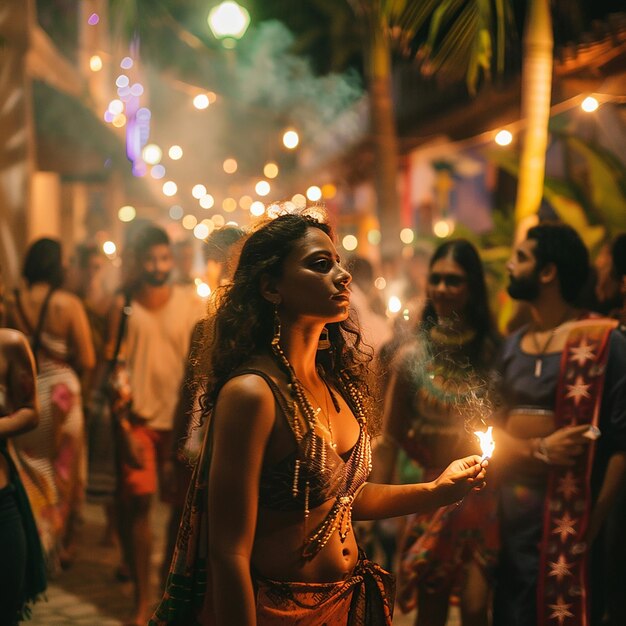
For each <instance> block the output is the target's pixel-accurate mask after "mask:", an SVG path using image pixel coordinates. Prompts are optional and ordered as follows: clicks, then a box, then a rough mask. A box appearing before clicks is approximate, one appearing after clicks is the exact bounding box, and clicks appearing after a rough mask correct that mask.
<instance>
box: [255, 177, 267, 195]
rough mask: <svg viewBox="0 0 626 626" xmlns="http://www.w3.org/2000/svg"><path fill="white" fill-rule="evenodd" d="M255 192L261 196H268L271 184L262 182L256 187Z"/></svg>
mask: <svg viewBox="0 0 626 626" xmlns="http://www.w3.org/2000/svg"><path fill="white" fill-rule="evenodd" d="M254 190H255V191H256V192H257V195H259V196H266V195H267V194H268V193H269V192H270V190H271V187H270V184H269V183H268V182H267V181H266V180H260V181H259V182H258V183H257V184H256V185H255V186H254Z"/></svg>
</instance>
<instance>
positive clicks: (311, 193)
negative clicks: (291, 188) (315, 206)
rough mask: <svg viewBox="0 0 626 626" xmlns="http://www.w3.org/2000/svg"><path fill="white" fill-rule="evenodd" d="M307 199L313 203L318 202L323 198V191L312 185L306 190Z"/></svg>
mask: <svg viewBox="0 0 626 626" xmlns="http://www.w3.org/2000/svg"><path fill="white" fill-rule="evenodd" d="M306 197H307V198H308V199H309V200H310V201H311V202H317V201H318V200H319V199H320V198H321V197H322V190H321V189H320V188H319V187H318V186H317V185H311V186H310V187H309V188H308V189H307V190H306Z"/></svg>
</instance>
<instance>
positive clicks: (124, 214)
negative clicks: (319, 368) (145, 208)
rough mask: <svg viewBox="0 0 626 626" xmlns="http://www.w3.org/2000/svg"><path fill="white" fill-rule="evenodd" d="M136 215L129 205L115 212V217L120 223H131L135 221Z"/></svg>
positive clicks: (132, 207) (133, 208)
mask: <svg viewBox="0 0 626 626" xmlns="http://www.w3.org/2000/svg"><path fill="white" fill-rule="evenodd" d="M136 215H137V211H136V210H135V207H134V206H130V204H127V205H126V206H123V207H122V208H121V209H120V210H119V211H118V212H117V217H118V219H119V220H120V222H132V221H133V220H134V219H135V216H136Z"/></svg>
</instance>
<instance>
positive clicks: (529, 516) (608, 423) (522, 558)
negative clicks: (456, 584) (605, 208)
mask: <svg viewBox="0 0 626 626" xmlns="http://www.w3.org/2000/svg"><path fill="white" fill-rule="evenodd" d="M507 267H508V271H509V278H510V285H509V293H510V295H511V296H512V297H513V298H515V299H517V300H522V301H525V302H527V303H528V305H529V308H530V312H531V315H532V317H531V322H530V324H528V325H526V326H524V327H523V328H521V329H519V330H518V331H516V332H515V333H513V334H512V335H511V336H510V337H509V338H508V339H507V340H506V342H505V345H504V349H503V353H502V357H501V363H500V367H499V372H500V374H501V377H502V379H501V388H502V395H503V399H504V403H505V405H506V418H505V420H504V422H503V429H502V430H501V431H500V432H499V439H498V437H496V453H495V454H494V457H493V460H494V469H495V468H496V467H498V468H502V470H503V477H502V482H501V486H500V493H501V502H500V505H501V536H502V553H501V572H500V575H499V576H498V578H497V583H496V595H495V610H494V624H496V625H497V626H534V625H537V626H545V625H548V624H554V625H555V626H557V625H558V626H562V625H563V624H568V625H571V626H575V625H582V624H589V623H591V624H599V623H600V620H601V619H602V615H603V611H604V607H603V606H602V604H603V595H604V590H603V589H602V588H601V587H600V588H598V589H596V585H599V586H601V585H603V584H604V581H603V579H602V572H603V571H604V566H603V564H602V557H603V550H602V547H603V542H602V541H601V540H600V538H601V536H602V535H601V531H602V528H603V525H604V522H605V520H606V518H607V516H608V514H609V511H610V509H611V506H612V505H613V504H614V503H615V501H616V499H617V497H618V494H619V493H620V490H621V489H623V488H624V478H625V476H626V338H625V337H624V336H623V335H622V334H621V333H620V332H619V331H617V330H615V322H614V321H612V320H609V319H606V318H599V317H593V316H589V315H588V314H586V313H585V312H584V311H581V310H579V309H577V308H576V307H575V305H574V302H575V301H576V298H577V296H578V292H579V290H580V287H581V286H582V285H583V284H584V282H585V277H586V275H587V271H588V267H589V259H588V253H587V250H586V248H585V246H584V244H583V243H582V241H581V240H580V237H579V236H578V235H577V233H576V232H575V231H574V230H573V229H572V228H570V227H568V226H565V225H562V224H540V225H539V226H536V227H534V228H531V229H530V230H529V232H528V235H527V238H526V240H525V241H523V242H521V243H520V244H519V245H518V246H517V247H516V248H515V250H514V252H513V256H512V258H511V260H510V261H509V263H508V266H507ZM498 447H499V448H500V449H499V450H498ZM498 452H499V453H500V454H498ZM589 585H591V586H593V587H594V589H593V590H590V589H589V588H588V587H589ZM590 591H591V593H590ZM591 602H592V603H593V604H592V606H590V603H591Z"/></svg>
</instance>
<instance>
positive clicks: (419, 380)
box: [373, 239, 499, 626]
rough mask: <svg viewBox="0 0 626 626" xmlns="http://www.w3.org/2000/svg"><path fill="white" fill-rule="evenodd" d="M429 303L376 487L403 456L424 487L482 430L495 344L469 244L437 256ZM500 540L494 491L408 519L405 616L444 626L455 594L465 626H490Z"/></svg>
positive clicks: (409, 355)
mask: <svg viewBox="0 0 626 626" xmlns="http://www.w3.org/2000/svg"><path fill="white" fill-rule="evenodd" d="M427 297H428V299H427V302H426V305H425V308H424V311H423V313H422V319H421V322H420V324H419V325H418V328H417V336H416V338H415V341H414V342H413V344H412V345H409V346H406V347H405V348H403V349H402V350H401V351H400V352H399V353H398V355H397V357H396V359H395V363H394V367H393V368H392V377H391V382H390V385H389V388H388V390H387V398H386V402H385V418H384V427H383V437H382V439H381V442H380V444H379V445H378V447H377V448H376V451H375V454H374V472H373V478H374V479H375V480H377V481H380V482H389V481H391V480H392V479H393V476H394V469H395V467H396V463H397V460H398V452H399V451H401V452H402V456H401V458H402V460H403V463H401V464H400V466H401V467H403V468H404V470H405V475H407V476H408V475H409V471H406V470H410V469H411V467H412V464H413V463H415V464H417V465H418V466H419V467H420V468H421V469H422V470H423V472H424V479H425V480H426V481H429V480H433V479H434V478H435V477H436V476H438V475H439V474H440V472H441V471H442V470H443V469H444V468H445V467H446V466H447V465H448V464H449V463H450V462H451V461H452V460H453V459H455V458H458V457H460V456H464V455H467V454H471V453H472V452H476V451H477V443H478V442H477V440H476V437H475V436H474V435H473V434H472V433H473V431H474V430H485V425H484V423H481V417H482V416H484V415H485V414H484V413H483V411H484V410H485V409H486V408H487V406H488V397H487V394H486V388H487V385H486V382H487V380H488V378H489V368H490V366H491V365H492V362H493V359H494V358H495V356H496V351H497V347H498V343H499V342H498V337H497V333H496V331H495V329H494V326H493V324H492V318H491V315H490V313H489V308H488V304H487V289H486V286H485V278H484V273H483V267H482V263H481V260H480V257H479V256H478V253H477V251H476V249H475V248H474V246H472V244H471V243H469V242H468V241H465V240H463V239H456V240H450V241H447V242H445V243H443V244H441V245H440V246H439V247H438V248H437V250H436V251H435V252H434V254H433V256H432V258H431V259H430V264H429V272H428V287H427ZM481 413H483V415H481ZM415 469H417V468H415ZM400 479H401V480H403V477H402V476H401V477H400ZM497 539H498V537H497V525H496V503H495V497H494V494H493V491H492V490H489V489H488V490H484V491H482V492H481V493H472V494H471V495H469V496H468V497H466V498H465V499H464V500H463V501H462V503H461V504H460V506H457V507H448V508H446V509H440V510H438V511H436V512H434V513H422V514H416V515H413V516H411V517H410V518H409V519H408V521H407V525H406V529H405V533H404V538H403V540H402V544H401V553H400V557H399V558H400V560H399V568H400V577H399V586H400V588H399V593H398V601H399V604H400V607H401V608H402V609H403V610H404V611H410V610H412V609H414V608H415V606H416V605H417V607H418V615H417V621H416V624H417V626H426V625H428V626H437V625H440V626H444V624H445V623H446V621H447V615H448V606H449V604H450V598H451V596H452V595H453V594H457V595H459V597H460V601H461V602H460V608H461V615H462V623H463V626H468V625H486V624H487V620H488V606H489V590H490V584H489V577H490V574H491V573H492V569H493V566H494V565H495V559H496V551H497V547H498V546H497Z"/></svg>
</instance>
